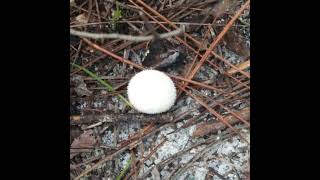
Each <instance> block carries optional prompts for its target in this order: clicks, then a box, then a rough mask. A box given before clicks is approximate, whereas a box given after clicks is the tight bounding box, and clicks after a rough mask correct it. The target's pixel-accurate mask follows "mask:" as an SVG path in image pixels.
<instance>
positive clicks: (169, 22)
mask: <svg viewBox="0 0 320 180" xmlns="http://www.w3.org/2000/svg"><path fill="white" fill-rule="evenodd" d="M129 1H130V2H131V3H132V4H134V5H135V6H137V7H139V6H138V5H137V4H136V3H134V2H133V1H132V0H129ZM151 9H152V8H151ZM152 10H153V9H152ZM141 11H143V12H144V13H145V14H146V15H147V16H149V17H150V18H151V19H153V20H154V21H156V22H157V23H158V25H159V26H161V27H162V28H164V29H165V30H166V31H170V30H169V29H168V28H166V27H165V26H164V25H163V24H160V23H159V21H158V20H157V19H155V18H154V17H153V16H151V15H150V14H148V13H147V12H146V11H145V10H143V9H141ZM153 11H154V10H153ZM155 12H156V11H155ZM156 13H157V12H156ZM160 16H161V15H160ZM161 17H162V18H164V20H165V21H166V22H167V23H168V24H170V25H171V26H173V27H175V28H178V27H177V26H176V25H175V24H173V23H172V22H171V21H169V20H167V19H166V18H165V17H163V16H161ZM184 34H185V35H186V36H187V37H189V38H190V39H191V40H192V41H193V42H195V43H196V44H198V46H201V43H200V42H198V41H197V40H195V39H194V38H193V37H192V36H190V35H189V34H187V33H184ZM175 38H176V39H177V40H178V41H179V42H181V43H182V44H184V45H185V46H186V47H188V48H189V49H190V50H192V51H193V52H194V53H196V55H198V56H199V57H202V55H200V54H199V52H198V51H196V50H195V49H193V47H191V46H190V45H189V44H188V43H186V42H185V41H184V40H182V39H181V38H179V37H175ZM212 54H213V55H215V56H216V57H217V58H218V59H220V60H221V61H223V62H226V63H227V64H230V63H229V62H227V61H226V60H225V59H223V58H222V57H221V56H219V55H218V54H216V53H214V51H212ZM207 61H209V60H207ZM231 66H232V67H233V65H232V64H231ZM239 72H241V71H239ZM244 73H245V72H244ZM226 75H227V76H229V77H231V78H232V79H235V80H236V81H237V82H238V83H241V82H239V80H237V79H236V78H234V77H232V76H231V75H229V74H227V73H226ZM241 84H242V85H243V83H241ZM245 87H247V88H249V87H248V86H245Z"/></svg>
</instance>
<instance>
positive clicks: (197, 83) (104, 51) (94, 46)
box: [83, 38, 222, 92]
mask: <svg viewBox="0 0 320 180" xmlns="http://www.w3.org/2000/svg"><path fill="white" fill-rule="evenodd" d="M83 41H84V42H86V43H88V44H89V45H90V46H92V47H93V48H95V49H97V50H99V51H101V52H103V53H105V54H107V55H109V56H111V57H113V58H115V59H116V60H118V61H120V62H123V63H127V64H129V65H131V66H133V67H135V68H137V69H140V70H143V69H145V67H143V66H141V65H139V64H136V63H134V62H132V61H129V60H126V59H124V58H122V57H120V56H118V55H116V54H114V53H112V52H110V51H108V50H106V49H104V48H102V47H100V46H98V45H97V44H95V43H93V42H91V41H89V40H88V39H86V38H83ZM169 76H170V77H172V78H175V79H178V80H181V81H186V82H189V83H191V84H195V85H198V86H201V87H203V88H208V89H211V90H216V91H220V92H221V91H222V90H219V89H218V88H215V87H213V86H209V85H206V84H203V83H199V82H196V81H193V80H188V79H185V78H182V77H179V76H174V75H169Z"/></svg>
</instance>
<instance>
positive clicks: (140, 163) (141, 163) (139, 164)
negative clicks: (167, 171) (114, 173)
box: [124, 138, 167, 180]
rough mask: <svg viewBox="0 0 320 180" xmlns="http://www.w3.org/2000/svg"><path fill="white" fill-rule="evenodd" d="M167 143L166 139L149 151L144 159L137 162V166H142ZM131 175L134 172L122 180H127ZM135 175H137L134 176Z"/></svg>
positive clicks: (133, 172)
mask: <svg viewBox="0 0 320 180" xmlns="http://www.w3.org/2000/svg"><path fill="white" fill-rule="evenodd" d="M166 141H167V138H164V139H163V140H162V141H161V142H160V143H159V144H158V145H157V146H156V147H155V148H153V149H152V150H151V152H150V153H149V154H148V155H147V156H146V157H145V158H143V159H142V160H140V161H138V162H137V166H138V167H140V166H142V165H143V164H144V162H145V161H146V160H147V159H149V158H150V157H151V156H152V155H153V154H154V153H155V152H157V150H158V149H159V148H160V147H161V146H162V145H163V144H164V143H165V142H166ZM133 174H136V172H135V171H132V172H131V173H130V174H128V175H127V176H126V177H125V178H124V180H127V179H129V178H130V177H131V176H132V175H133ZM136 175H137V174H136Z"/></svg>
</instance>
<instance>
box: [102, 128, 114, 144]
mask: <svg viewBox="0 0 320 180" xmlns="http://www.w3.org/2000/svg"><path fill="white" fill-rule="evenodd" d="M102 142H103V144H105V145H107V146H113V145H114V133H113V132H112V131H106V132H105V135H104V136H102Z"/></svg>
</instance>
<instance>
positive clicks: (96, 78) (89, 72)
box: [70, 63, 133, 108]
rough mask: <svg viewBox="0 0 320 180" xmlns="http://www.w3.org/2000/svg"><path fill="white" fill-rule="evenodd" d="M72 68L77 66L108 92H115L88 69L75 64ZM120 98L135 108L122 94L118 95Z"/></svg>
mask: <svg viewBox="0 0 320 180" xmlns="http://www.w3.org/2000/svg"><path fill="white" fill-rule="evenodd" d="M70 64H71V65H72V66H75V67H77V68H79V69H81V70H82V71H84V72H85V73H87V74H88V75H89V76H91V77H92V78H94V79H95V80H97V81H98V82H99V83H101V84H102V85H103V86H105V87H106V88H107V90H108V91H110V92H114V89H113V87H112V86H111V85H110V84H109V83H108V82H106V81H104V80H102V79H101V78H100V77H99V76H97V75H96V74H94V73H93V72H91V71H89V70H88V69H86V68H84V67H82V66H79V65H77V64H74V63H70ZM118 97H119V98H120V100H122V101H123V102H124V103H125V104H126V105H128V106H130V107H131V108H133V106H132V105H131V103H130V102H129V101H128V100H127V99H126V98H125V97H123V96H122V95H121V94H119V95H118Z"/></svg>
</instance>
